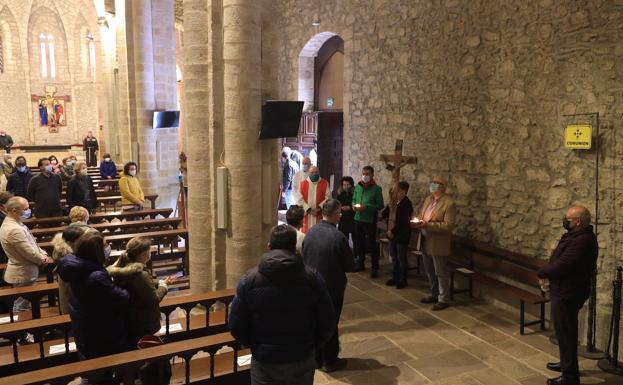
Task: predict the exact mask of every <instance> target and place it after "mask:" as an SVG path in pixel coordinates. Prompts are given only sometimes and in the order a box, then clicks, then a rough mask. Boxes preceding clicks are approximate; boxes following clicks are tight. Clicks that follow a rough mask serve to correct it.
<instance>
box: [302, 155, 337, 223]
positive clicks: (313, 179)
mask: <svg viewBox="0 0 623 385" xmlns="http://www.w3.org/2000/svg"><path fill="white" fill-rule="evenodd" d="M299 189H300V191H299V192H300V194H299V195H300V197H301V199H300V200H299V206H303V210H305V220H304V222H303V229H302V230H301V231H302V232H304V233H307V230H309V229H310V228H311V227H312V226H314V225H315V224H316V223H318V222H320V221H321V220H322V205H324V202H326V201H327V199H330V198H331V188H330V187H329V182H327V180H326V179H323V178H321V177H320V171H319V170H318V167H316V166H312V167H310V168H309V175H308V176H307V179H305V180H304V181H302V182H301V185H300V187H299Z"/></svg>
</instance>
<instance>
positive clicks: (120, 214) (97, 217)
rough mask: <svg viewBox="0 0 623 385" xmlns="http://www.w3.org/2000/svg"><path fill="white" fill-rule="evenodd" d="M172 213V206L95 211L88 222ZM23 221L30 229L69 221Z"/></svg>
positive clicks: (55, 218) (58, 224) (153, 216)
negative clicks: (134, 209) (107, 211)
mask: <svg viewBox="0 0 623 385" xmlns="http://www.w3.org/2000/svg"><path fill="white" fill-rule="evenodd" d="M172 213H173V209H172V208H162V209H145V210H137V211H115V212H110V213H95V214H92V215H90V216H89V222H90V223H100V222H104V221H112V220H114V219H118V220H120V221H121V220H132V219H134V218H141V219H144V218H151V219H155V218H156V217H158V216H162V217H164V218H168V217H169V216H170V215H171V214H172ZM23 223H24V224H25V225H26V226H28V228H30V229H34V228H35V227H37V226H47V227H58V226H62V225H63V224H69V223H71V221H70V220H69V217H68V216H61V217H50V218H31V219H26V220H24V221H23Z"/></svg>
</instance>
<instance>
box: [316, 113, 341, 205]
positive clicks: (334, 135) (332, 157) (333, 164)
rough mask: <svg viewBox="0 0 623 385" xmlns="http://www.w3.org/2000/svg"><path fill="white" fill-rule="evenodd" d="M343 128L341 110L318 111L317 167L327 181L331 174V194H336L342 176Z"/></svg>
mask: <svg viewBox="0 0 623 385" xmlns="http://www.w3.org/2000/svg"><path fill="white" fill-rule="evenodd" d="M343 130H344V120H343V115H342V111H335V112H328V111H327V112H318V139H317V141H318V149H317V151H318V168H319V169H320V175H321V176H322V177H323V178H325V179H327V180H329V181H330V178H331V175H333V193H334V195H333V196H337V192H336V191H337V188H338V187H339V185H340V179H341V178H342V142H343Z"/></svg>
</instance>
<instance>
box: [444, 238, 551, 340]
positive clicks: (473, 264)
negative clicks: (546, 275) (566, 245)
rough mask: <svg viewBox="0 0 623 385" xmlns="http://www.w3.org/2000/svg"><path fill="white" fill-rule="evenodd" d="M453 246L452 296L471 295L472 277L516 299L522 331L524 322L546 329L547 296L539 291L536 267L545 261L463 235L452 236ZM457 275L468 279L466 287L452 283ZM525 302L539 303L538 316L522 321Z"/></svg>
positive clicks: (522, 331) (542, 264)
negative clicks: (461, 287)
mask: <svg viewBox="0 0 623 385" xmlns="http://www.w3.org/2000/svg"><path fill="white" fill-rule="evenodd" d="M454 246H455V247H454V249H455V253H454V256H453V257H454V258H453V259H452V260H451V261H449V263H448V266H449V268H450V295H451V298H452V297H453V296H454V294H458V293H469V295H470V297H471V296H472V290H473V282H474V281H476V282H478V283H480V284H482V285H487V286H491V287H493V288H495V290H496V292H498V293H501V294H503V295H505V296H508V297H512V298H515V299H517V300H519V333H520V334H521V335H523V334H524V332H525V327H526V326H532V325H539V326H540V329H541V330H545V304H546V303H547V302H549V299H547V298H546V297H545V293H544V292H543V291H541V288H540V286H539V282H538V277H537V275H536V271H537V270H538V269H540V268H541V267H542V266H544V265H545V264H546V263H547V262H546V261H544V260H541V259H538V258H534V257H530V256H526V255H522V254H519V253H516V252H513V251H509V250H505V249H503V248H501V247H497V246H494V245H491V244H487V243H484V242H480V241H476V240H472V239H467V238H463V237H455V238H454ZM457 275H460V276H462V277H465V278H466V279H467V281H468V287H467V288H466V289H457V288H455V287H454V286H455V285H454V282H455V277H456V276H457ZM526 303H530V304H532V305H539V307H540V309H539V310H540V312H539V318H538V319H537V320H534V321H529V322H526V321H525V305H526Z"/></svg>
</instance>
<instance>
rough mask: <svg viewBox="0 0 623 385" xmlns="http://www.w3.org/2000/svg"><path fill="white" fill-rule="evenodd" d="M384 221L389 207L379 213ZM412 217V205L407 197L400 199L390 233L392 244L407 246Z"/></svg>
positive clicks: (387, 217) (387, 216) (387, 215)
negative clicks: (391, 234) (394, 222)
mask: <svg viewBox="0 0 623 385" xmlns="http://www.w3.org/2000/svg"><path fill="white" fill-rule="evenodd" d="M381 214H382V215H383V218H384V219H389V205H387V206H385V208H384V209H383V212H382V213H381ZM412 217H413V204H412V203H411V200H410V199H409V198H408V197H404V198H402V200H401V201H400V202H398V207H397V208H396V224H395V225H394V229H393V230H392V233H393V234H394V238H393V240H394V242H396V243H400V244H401V245H402V244H408V243H409V239H410V238H411V218H412Z"/></svg>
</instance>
